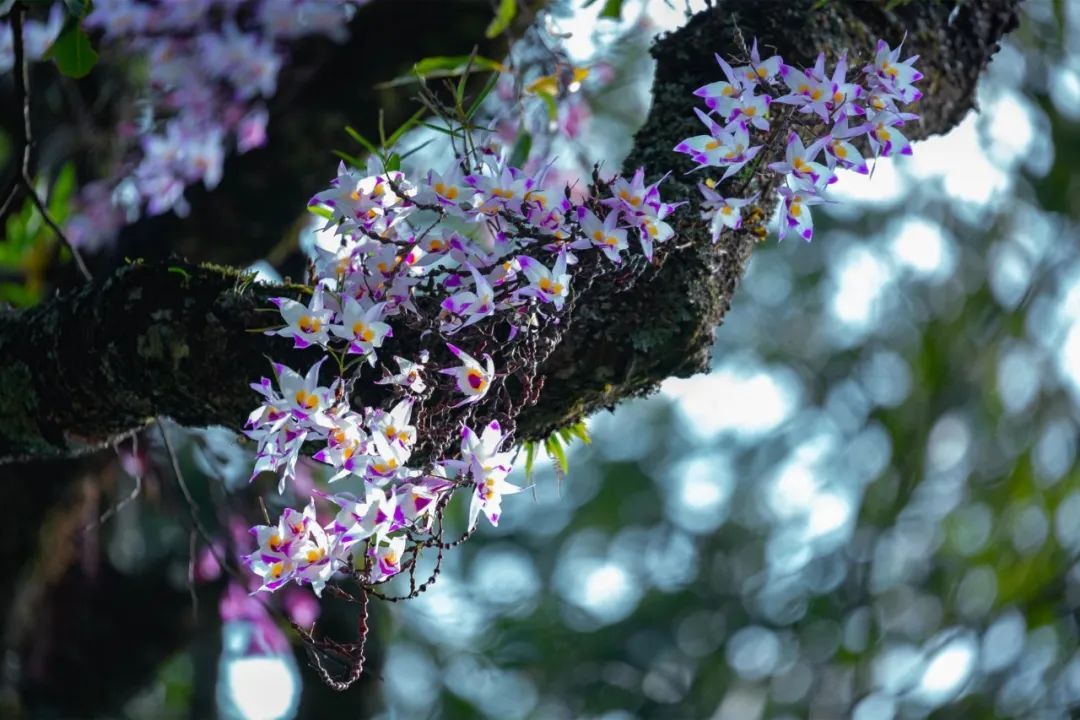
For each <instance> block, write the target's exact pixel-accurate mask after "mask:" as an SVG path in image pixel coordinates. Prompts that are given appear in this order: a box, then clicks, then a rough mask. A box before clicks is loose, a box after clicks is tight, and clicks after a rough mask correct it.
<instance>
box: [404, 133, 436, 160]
mask: <svg viewBox="0 0 1080 720" xmlns="http://www.w3.org/2000/svg"><path fill="white" fill-rule="evenodd" d="M433 142H435V138H432V139H430V140H425V141H424V142H422V143H420V144H419V145H417V146H416V147H414V148H413V149H412V150H408V151H406V152H405V153H403V154H402V155H401V159H402V160H405V159H407V158H408V157H409V156H410V155H412V154H413V153H418V152H420V151H421V150H423V149H424V148H426V147H427V146H428V145H430V144H431V143H433Z"/></svg>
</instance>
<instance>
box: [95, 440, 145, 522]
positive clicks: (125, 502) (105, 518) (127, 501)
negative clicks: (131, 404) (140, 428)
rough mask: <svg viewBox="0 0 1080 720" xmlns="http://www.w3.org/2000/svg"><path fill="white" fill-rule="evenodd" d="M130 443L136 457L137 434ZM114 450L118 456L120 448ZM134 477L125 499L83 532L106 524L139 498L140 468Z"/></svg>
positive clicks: (140, 489)
mask: <svg viewBox="0 0 1080 720" xmlns="http://www.w3.org/2000/svg"><path fill="white" fill-rule="evenodd" d="M131 443H132V445H131V452H132V454H134V455H137V454H138V452H139V436H138V435H137V434H136V435H133V436H132V438H131ZM115 449H116V452H117V454H119V453H120V448H119V447H116V448H115ZM134 477H135V487H134V488H132V490H131V492H130V493H129V494H128V495H127V497H125V498H123V499H122V500H120V501H119V502H117V503H116V504H115V505H113V506H112V507H110V508H109V509H108V510H106V511H105V512H103V513H101V515H100V516H99V517H98V519H97V522H93V523H90V524H89V525H87V526H86V527H84V528H83V532H89V531H90V530H93V529H94V528H97V527H101V526H102V525H104V524H105V523H106V522H108V521H109V520H110V519H111V518H112V516H113V515H115V514H117V513H118V512H120V511H121V510H123V509H124V508H125V507H127V506H128V505H129V504H130V503H132V502H134V501H135V498H137V497H139V493H141V492H142V481H143V474H142V472H141V468H140V471H139V472H137V473H136V474H135V476H134Z"/></svg>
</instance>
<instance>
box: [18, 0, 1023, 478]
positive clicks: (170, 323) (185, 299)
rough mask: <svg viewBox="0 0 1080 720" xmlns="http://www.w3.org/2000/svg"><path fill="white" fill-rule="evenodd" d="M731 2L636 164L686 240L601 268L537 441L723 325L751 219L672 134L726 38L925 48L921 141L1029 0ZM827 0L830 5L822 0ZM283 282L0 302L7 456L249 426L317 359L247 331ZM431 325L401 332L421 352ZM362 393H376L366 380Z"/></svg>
mask: <svg viewBox="0 0 1080 720" xmlns="http://www.w3.org/2000/svg"><path fill="white" fill-rule="evenodd" d="M885 5H887V3H884V2H839V1H836V0H834V1H831V2H825V3H824V4H822V3H820V2H815V0H797V1H795V2H792V1H789V0H776V1H773V2H760V1H759V0H753V1H751V0H729V1H728V2H722V3H718V4H717V5H716V6H715V7H714V8H712V9H710V10H706V11H704V12H701V13H699V14H698V15H696V16H695V17H693V18H692V19H691V20H690V22H689V23H688V24H687V25H686V26H685V27H683V28H682V29H680V30H678V31H677V32H674V33H672V34H670V35H668V36H666V37H663V38H661V39H660V40H658V41H657V42H656V44H655V45H654V47H653V50H652V53H653V55H654V56H655V58H656V60H657V68H656V82H655V87H654V101H653V107H652V110H651V112H650V114H649V118H648V121H647V122H646V124H645V126H644V127H643V128H642V129H641V130H640V131H639V132H638V134H637V136H636V138H635V143H634V148H633V151H632V152H631V154H630V157H629V158H628V159H627V161H626V167H627V168H628V169H632V168H635V167H637V166H639V165H643V166H644V167H645V168H646V169H647V172H648V175H649V176H650V177H651V178H657V177H659V176H661V175H663V174H664V173H666V172H669V171H673V172H672V175H671V177H670V178H669V180H668V181H667V182H666V183H665V186H664V192H665V197H668V198H671V199H673V200H687V201H688V202H689V204H688V206H687V207H685V208H684V209H682V210H681V211H680V212H679V214H678V216H677V226H676V230H677V236H676V237H677V239H676V241H675V243H677V246H678V249H675V250H672V251H670V252H668V253H666V255H665V257H664V258H663V260H662V262H660V263H658V265H657V266H655V267H651V268H649V269H648V270H646V272H645V275H644V276H643V277H641V278H640V279H639V280H638V281H637V282H636V283H635V284H634V285H633V287H632V289H630V290H629V291H626V290H625V289H623V288H622V287H620V285H619V284H618V282H617V281H615V280H607V281H605V280H603V279H602V280H600V281H597V282H596V283H595V284H594V285H593V286H592V287H591V288H590V290H589V291H588V293H586V294H585V295H584V297H582V298H581V300H580V301H579V302H578V303H577V304H576V306H575V311H574V314H573V317H572V318H571V325H570V331H569V332H568V334H567V335H566V336H565V337H564V339H563V341H562V342H561V343H560V346H559V348H558V349H557V350H556V351H555V352H554V353H553V354H552V355H551V356H550V357H549V358H548V360H547V362H546V363H545V364H544V365H543V367H542V373H543V374H544V375H545V376H546V380H547V382H546V384H545V386H544V390H543V393H542V394H541V397H540V401H539V403H538V404H537V405H536V406H535V407H532V408H530V409H528V410H526V411H525V413H524V414H523V415H522V416H521V418H520V420H519V426H518V430H519V432H518V435H519V438H538V437H542V436H544V435H546V434H547V433H549V432H551V431H552V430H553V429H555V428H557V427H559V426H561V425H565V424H567V423H570V422H572V421H574V420H576V419H578V418H580V417H582V416H583V415H585V414H587V413H589V412H591V411H593V410H595V409H597V408H600V407H604V406H611V405H614V404H615V403H617V402H618V401H620V400H622V399H624V398H627V397H630V396H634V395H639V394H643V393H647V392H649V391H650V390H652V389H654V388H655V387H656V386H657V384H658V383H659V382H660V381H662V380H663V379H665V378H667V377H669V376H673V375H674V376H687V375H691V374H693V373H696V372H700V371H702V370H704V369H705V368H706V367H707V363H708V355H709V348H710V346H711V344H712V338H713V332H714V330H715V328H716V327H717V326H718V324H719V323H720V322H721V320H722V319H723V316H724V313H725V312H726V311H727V309H728V307H729V306H730V303H731V298H732V296H733V294H734V292H735V289H736V287H737V286H738V282H739V278H740V277H741V275H742V272H743V269H744V267H745V265H746V262H747V260H748V258H749V256H750V254H751V250H752V248H753V245H754V243H755V238H754V236H753V234H752V233H751V232H750V231H749V230H744V231H742V232H739V233H735V234H728V235H726V236H725V237H724V238H723V239H722V240H721V242H720V243H718V244H716V245H713V244H711V243H710V242H709V240H708V236H707V228H706V227H705V225H704V223H702V222H701V221H700V220H699V219H698V202H697V192H696V190H695V189H694V183H695V182H697V178H696V177H695V176H693V175H686V174H685V173H686V172H687V171H689V170H690V161H689V160H688V159H686V158H682V157H680V156H677V155H676V154H675V153H673V152H671V149H672V148H673V147H674V146H675V144H676V143H677V142H678V141H679V140H680V139H682V138H684V137H687V136H689V135H692V134H695V133H697V132H700V129H699V128H698V126H697V121H696V119H695V118H694V116H693V113H692V111H691V108H692V107H693V106H694V100H695V99H694V98H693V96H692V95H691V92H692V91H693V90H694V89H695V88H697V87H699V86H701V85H703V84H705V83H707V82H710V81H713V80H715V79H716V78H717V77H718V76H719V70H718V68H717V66H716V64H715V62H714V60H713V53H714V52H722V53H725V54H738V53H739V52H740V50H741V49H742V48H744V47H745V45H744V41H745V42H748V41H749V39H750V38H754V37H756V38H758V39H759V41H760V42H761V43H762V45H763V46H765V47H767V48H775V49H776V51H777V52H779V53H780V54H782V55H783V57H784V58H785V60H786V61H787V62H789V63H792V64H806V65H809V64H812V62H813V59H814V56H816V54H817V52H818V51H819V50H820V49H824V50H826V51H828V52H832V53H838V52H840V51H842V50H845V49H847V50H848V51H849V52H850V53H852V55H853V57H854V58H857V59H866V58H868V57H870V56H872V53H873V43H874V40H875V39H876V38H878V37H882V38H888V39H889V40H890V41H891V42H892V43H895V42H897V41H898V40H899V39H900V38H902V37H904V34H905V33H906V34H907V41H906V43H905V49H906V52H908V53H917V54H919V55H920V57H921V59H920V61H919V67H920V68H921V69H922V71H923V72H924V73H925V75H926V78H925V80H924V81H923V88H924V90H925V96H924V98H923V99H922V101H921V102H920V103H919V106H918V107H917V108H916V109H917V110H918V111H919V112H920V113H921V114H922V120H921V121H920V122H919V123H918V124H917V125H916V126H915V127H912V128H911V129H910V133H909V134H910V137H912V138H913V139H918V138H922V137H926V136H928V135H931V134H935V133H940V132H944V131H946V130H948V129H949V128H951V127H952V126H954V125H955V124H956V123H957V122H958V121H959V120H960V119H961V118H962V117H963V116H964V114H965V113H966V112H967V111H968V110H969V109H970V108H971V107H972V106H973V102H974V101H973V94H974V88H975V84H976V81H977V79H978V77H979V74H980V72H981V71H982V69H983V68H984V67H985V66H986V64H987V63H988V62H989V60H990V58H991V57H992V55H993V54H994V52H995V50H996V49H997V47H998V41H999V39H1000V38H1001V36H1002V35H1003V34H1004V33H1006V32H1008V31H1009V30H1010V29H1012V28H1013V27H1014V26H1015V24H1016V22H1017V8H1018V5H1019V1H1018V0H977V1H972V2H964V3H951V2H941V1H940V0H918V1H916V0H912V1H911V2H907V3H901V4H900V5H899V6H898V7H895V8H893V9H891V10H887V9H885ZM819 6H820V7H819ZM764 164H765V163H764V162H760V163H758V164H757V165H756V166H755V167H756V168H757V169H756V170H755V171H754V172H753V173H751V174H749V176H747V177H745V178H740V180H742V181H744V182H746V183H747V184H748V185H747V187H748V190H747V192H749V193H752V192H761V193H762V197H761V200H760V204H761V206H762V207H763V208H771V207H772V203H773V202H774V201H775V187H774V186H773V185H772V184H771V183H770V179H771V178H770V177H769V176H770V173H769V172H768V171H765V170H763V169H762V168H763V167H764ZM280 293H281V289H280V288H269V287H261V286H254V285H251V284H250V283H245V282H244V281H243V279H242V278H241V277H240V276H239V275H238V274H237V273H236V272H234V271H232V270H229V269H226V268H221V267H212V266H193V265H189V264H186V263H165V264H147V265H142V264H133V265H129V266H126V267H123V268H120V269H119V270H117V271H115V272H114V273H113V274H112V275H111V276H109V277H106V278H103V279H101V280H99V281H97V282H95V283H94V284H92V285H90V286H87V287H83V288H80V289H77V290H75V291H73V292H70V293H68V294H66V295H63V296H60V297H58V298H56V299H54V300H52V301H51V302H49V303H46V304H45V305H43V306H41V307H38V308H35V309H33V310H29V311H24V312H20V313H13V312H7V313H5V314H3V315H2V316H0V356H2V357H3V358H4V363H3V366H2V367H0V460H8V461H11V460H16V459H20V458H32V457H49V456H63V455H67V454H71V453H74V452H78V451H79V450H81V449H89V448H94V447H99V446H101V445H102V444H103V443H104V442H106V441H107V440H108V439H110V438H112V437H114V436H116V435H117V434H122V433H125V432H129V431H132V430H135V429H138V428H140V427H143V426H144V425H145V424H146V423H147V422H148V421H149V420H150V419H151V418H152V417H153V416H155V415H168V416H171V417H173V418H175V419H176V420H177V421H178V422H180V423H183V424H187V425H209V424H222V425H226V426H230V427H239V425H240V423H241V422H242V420H243V418H244V416H245V414H246V412H247V411H248V410H249V409H250V407H251V406H252V404H253V395H252V394H251V393H250V391H249V390H248V388H247V383H248V382H250V381H252V380H255V379H257V378H258V377H259V376H260V375H263V374H265V372H266V369H267V362H266V359H265V358H266V356H269V355H271V354H272V355H273V356H274V357H275V358H279V359H281V360H282V361H283V362H285V363H286V364H289V363H294V364H295V365H296V366H298V367H303V366H305V364H306V363H307V362H310V360H308V359H304V358H300V357H296V356H295V353H294V352H293V351H289V350H286V349H285V345H286V343H284V342H283V341H281V340H280V339H277V338H268V337H265V336H262V335H260V334H258V333H252V332H249V330H250V329H251V328H256V327H259V326H261V325H265V324H267V323H266V319H265V318H266V317H267V316H265V315H261V314H260V313H258V308H259V307H265V306H266V299H267V298H268V297H270V296H271V295H274V294H280ZM417 341H418V339H416V338H407V337H406V338H399V339H398V351H399V352H402V353H407V352H408V350H409V347H410V345H413V347H415V343H416V342H417ZM360 392H364V391H362V390H361V391H360Z"/></svg>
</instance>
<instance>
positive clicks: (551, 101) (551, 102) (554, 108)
mask: <svg viewBox="0 0 1080 720" xmlns="http://www.w3.org/2000/svg"><path fill="white" fill-rule="evenodd" d="M536 96H537V97H538V98H540V99H541V100H543V101H544V105H546V106H547V114H548V120H550V121H552V122H554V121H555V120H557V119H558V118H559V106H558V105H556V104H555V98H554V96H552V95H549V94H548V93H546V92H542V93H537V94H536Z"/></svg>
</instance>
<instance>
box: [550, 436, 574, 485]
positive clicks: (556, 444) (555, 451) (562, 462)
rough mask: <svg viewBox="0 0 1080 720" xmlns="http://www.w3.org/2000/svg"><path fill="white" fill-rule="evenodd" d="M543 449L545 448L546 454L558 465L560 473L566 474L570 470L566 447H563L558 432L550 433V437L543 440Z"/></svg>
mask: <svg viewBox="0 0 1080 720" xmlns="http://www.w3.org/2000/svg"><path fill="white" fill-rule="evenodd" d="M544 449H545V450H547V454H548V455H550V456H551V457H553V458H555V460H556V461H557V462H558V467H559V468H560V469H561V470H562V474H563V475H566V473H567V472H569V471H570V464H569V462H568V461H567V459H566V448H564V447H563V444H562V440H560V439H559V435H558V433H555V434H552V435H551V437H549V438H548V439H547V440H545V441H544Z"/></svg>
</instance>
